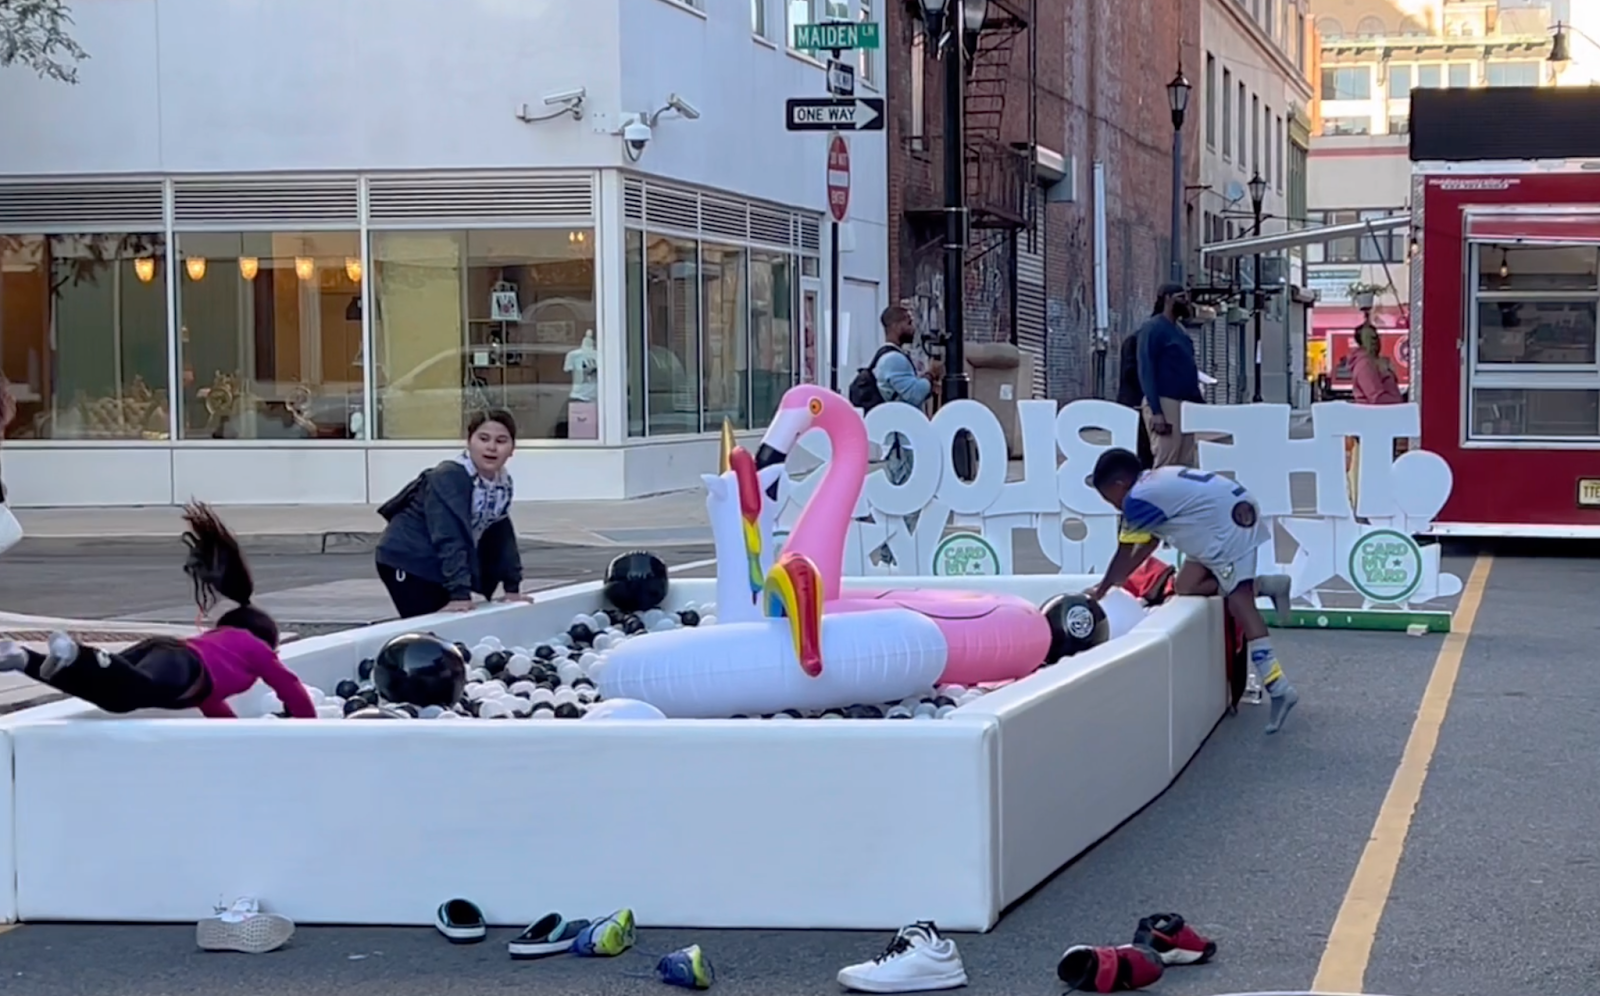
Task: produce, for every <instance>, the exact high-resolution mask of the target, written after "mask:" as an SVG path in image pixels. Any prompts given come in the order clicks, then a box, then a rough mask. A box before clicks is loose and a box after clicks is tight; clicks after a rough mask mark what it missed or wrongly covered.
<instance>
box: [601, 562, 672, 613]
mask: <svg viewBox="0 0 1600 996" xmlns="http://www.w3.org/2000/svg"><path fill="white" fill-rule="evenodd" d="M601 594H603V595H604V596H605V599H606V601H608V602H610V603H611V604H612V605H614V606H616V607H617V608H619V609H621V610H622V611H623V612H647V611H649V610H650V609H654V608H656V607H658V606H659V605H660V604H661V603H662V602H664V601H666V599H667V565H666V563H665V562H664V561H662V559H661V558H660V557H658V556H656V555H655V554H653V553H649V552H647V551H644V550H635V551H633V552H631V553H624V554H623V555H622V556H620V557H618V558H616V559H615V560H613V561H612V562H611V564H610V566H608V567H607V568H606V574H605V584H604V587H602V588H601Z"/></svg>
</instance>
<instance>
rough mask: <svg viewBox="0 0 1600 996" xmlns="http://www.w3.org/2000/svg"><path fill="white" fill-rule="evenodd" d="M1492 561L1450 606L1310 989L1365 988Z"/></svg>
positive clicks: (1483, 560)
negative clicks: (1402, 747)
mask: <svg viewBox="0 0 1600 996" xmlns="http://www.w3.org/2000/svg"><path fill="white" fill-rule="evenodd" d="M1493 565H1494V557H1493V556H1490V555H1488V554H1484V555H1483V556H1480V557H1479V558H1478V560H1477V562H1476V563H1474V564H1473V565H1472V574H1471V575H1470V576H1469V577H1468V578H1467V583H1466V585H1465V586H1463V588H1462V591H1461V603H1460V605H1459V606H1458V607H1457V608H1456V612H1455V620H1454V622H1453V623H1452V624H1451V627H1450V633H1449V634H1448V635H1447V636H1445V638H1444V646H1442V647H1440V648H1439V656H1438V658H1437V659H1435V661H1434V664H1433V674H1432V676H1431V677H1429V678H1428V687H1427V689H1426V690H1424V691H1423V693H1422V704H1421V705H1420V706H1418V708H1417V718H1416V721H1415V722H1414V723H1413V724H1412V726H1411V736H1410V737H1409V738H1408V739H1407V740H1406V749H1405V753H1403V754H1402V755H1401V756H1400V766H1399V767H1398V768H1397V769H1395V773H1394V780H1393V781H1392V782H1390V783H1389V793H1388V795H1386V796H1384V799H1383V806H1382V807H1381V808H1379V810H1378V819H1377V821H1376V822H1374V823H1373V826H1372V835H1371V836H1370V837H1369V838H1368V839H1367V846H1366V847H1365V848H1364V849H1363V850H1362V852H1361V861H1360V863H1358V864H1357V865H1356V872H1355V875H1354V876H1352V877H1351V879H1350V888H1349V889H1348V890H1346V892H1345V894H1344V903H1343V904H1341V905H1340V907H1339V914H1338V915H1337V916H1336V917H1334V919H1333V929H1332V930H1331V931H1329V933H1328V944H1327V946H1326V947H1324V948H1323V949H1322V962H1321V964H1319V965H1318V966H1317V976H1316V978H1315V979H1313V980H1312V982H1311V988H1312V989H1313V990H1314V991H1316V992H1319V993H1359V992H1365V983H1366V976H1367V963H1368V962H1369V961H1370V960H1371V958H1372V944H1373V941H1374V940H1375V939H1376V938H1377V935H1378V923H1379V921H1381V920H1382V919H1383V909H1384V907H1385V906H1386V905H1388V902H1389V893H1390V892H1391V891H1392V890H1393V889H1394V876H1395V872H1396V870H1397V869H1398V868H1399V867H1400V855H1401V853H1402V852H1403V851H1404V850H1405V846H1406V835H1407V834H1408V833H1409V832H1410V830H1411V821H1412V819H1413V818H1414V817H1415V816H1416V813H1417V801H1418V800H1419V799H1420V798H1421V797H1422V784H1423V782H1424V781H1426V780H1427V777H1428V766H1429V765H1430V764H1432V763H1433V755H1434V751H1436V750H1437V749H1438V747H1439V730H1440V728H1441V727H1443V726H1444V717H1445V713H1446V712H1447V711H1448V710H1449V708H1450V698H1451V696H1452V695H1453V694H1455V689H1456V678H1457V676H1458V675H1460V673H1461V658H1462V656H1463V655H1464V654H1465V652H1466V649H1467V639H1468V638H1469V637H1470V636H1471V635H1472V626H1473V623H1475V622H1476V621H1477V618H1478V607H1479V606H1480V605H1482V604H1483V589H1484V586H1485V585H1486V584H1488V581H1489V569H1490V568H1491V567H1492V566H1493Z"/></svg>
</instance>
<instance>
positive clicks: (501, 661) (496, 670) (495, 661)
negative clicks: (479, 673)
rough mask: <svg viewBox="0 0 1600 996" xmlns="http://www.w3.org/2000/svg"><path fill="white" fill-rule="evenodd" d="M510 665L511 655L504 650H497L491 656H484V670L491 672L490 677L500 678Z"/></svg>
mask: <svg viewBox="0 0 1600 996" xmlns="http://www.w3.org/2000/svg"><path fill="white" fill-rule="evenodd" d="M510 663H511V655H510V654H508V653H506V652H505V651H504V650H496V651H494V652H493V653H491V654H486V655H484V658H483V669H484V670H485V671H488V672H489V676H490V677H492V678H498V677H500V674H501V672H503V671H505V669H506V665H507V664H510Z"/></svg>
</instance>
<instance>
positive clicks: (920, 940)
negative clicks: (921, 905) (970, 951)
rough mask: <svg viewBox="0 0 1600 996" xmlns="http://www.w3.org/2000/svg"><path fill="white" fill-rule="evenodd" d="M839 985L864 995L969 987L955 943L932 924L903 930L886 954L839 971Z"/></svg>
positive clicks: (964, 968)
mask: <svg viewBox="0 0 1600 996" xmlns="http://www.w3.org/2000/svg"><path fill="white" fill-rule="evenodd" d="M839 984H840V985H841V986H844V987H845V988H846V989H852V990H855V991H856V992H861V993H919V992H928V991H931V990H935V989H956V988H959V987H961V986H964V985H966V984H967V970H966V967H965V966H963V965H962V964H961V954H960V952H958V951H957V950H956V942H955V941H952V940H950V939H949V938H948V937H945V936H943V935H941V934H940V933H939V928H938V927H935V926H934V925H933V923H932V922H931V921H928V920H923V921H920V922H918V923H913V924H911V925H910V926H907V927H901V928H900V931H899V933H897V934H895V935H894V940H892V941H890V942H889V946H888V947H886V948H884V949H883V953H882V954H880V955H878V956H877V957H876V958H874V959H872V960H871V961H864V962H862V963H861V964H859V965H850V966H847V967H845V968H842V969H840V970H839Z"/></svg>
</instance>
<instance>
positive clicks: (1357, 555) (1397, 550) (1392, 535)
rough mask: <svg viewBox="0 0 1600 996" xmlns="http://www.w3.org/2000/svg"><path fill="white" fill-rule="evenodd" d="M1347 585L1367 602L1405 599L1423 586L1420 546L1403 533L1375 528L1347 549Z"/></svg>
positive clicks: (1394, 603)
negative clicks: (1348, 556) (1348, 550)
mask: <svg viewBox="0 0 1600 996" xmlns="http://www.w3.org/2000/svg"><path fill="white" fill-rule="evenodd" d="M1349 566H1350V571H1349V575H1350V584H1351V585H1353V586H1354V587H1355V589H1356V591H1357V592H1359V593H1360V594H1361V596H1362V597H1363V598H1365V599H1367V600H1368V601H1371V602H1378V603H1380V604H1383V605H1396V604H1399V603H1402V602H1404V601H1405V600H1406V599H1408V598H1410V597H1411V596H1412V595H1414V594H1416V592H1417V589H1418V588H1419V587H1421V585H1422V548H1421V547H1420V546H1418V545H1417V541H1416V540H1414V539H1412V538H1411V537H1410V536H1407V535H1406V534H1405V533H1399V532H1395V531H1394V530H1393V529H1374V530H1373V531H1372V532H1370V533H1366V534H1364V535H1363V536H1362V537H1361V538H1360V539H1358V540H1356V543H1355V545H1354V546H1353V547H1351V548H1350V565H1349Z"/></svg>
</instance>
